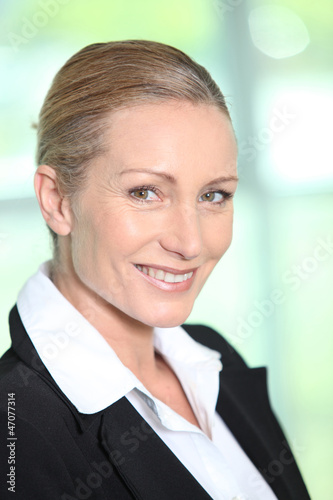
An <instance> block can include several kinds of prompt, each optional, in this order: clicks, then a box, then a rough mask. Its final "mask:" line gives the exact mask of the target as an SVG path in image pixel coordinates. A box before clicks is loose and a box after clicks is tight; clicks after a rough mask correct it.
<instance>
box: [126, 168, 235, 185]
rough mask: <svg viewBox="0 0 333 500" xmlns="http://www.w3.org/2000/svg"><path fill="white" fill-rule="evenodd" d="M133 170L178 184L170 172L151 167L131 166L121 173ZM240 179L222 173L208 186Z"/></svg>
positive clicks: (208, 183)
mask: <svg viewBox="0 0 333 500" xmlns="http://www.w3.org/2000/svg"><path fill="white" fill-rule="evenodd" d="M132 172H139V173H143V174H153V175H159V176H160V177H164V178H165V179H166V180H167V181H169V182H170V183H171V184H176V182H177V180H176V178H175V177H174V176H173V175H171V174H168V173H167V172H158V171H156V170H153V169H150V168H130V169H128V170H123V171H122V172H120V175H123V174H130V173H132ZM238 180H239V179H238V177H237V176H236V175H222V176H221V177H218V178H217V179H213V180H211V181H209V182H207V184H206V186H209V185H211V184H218V183H219V182H227V181H236V182H237V181H238Z"/></svg>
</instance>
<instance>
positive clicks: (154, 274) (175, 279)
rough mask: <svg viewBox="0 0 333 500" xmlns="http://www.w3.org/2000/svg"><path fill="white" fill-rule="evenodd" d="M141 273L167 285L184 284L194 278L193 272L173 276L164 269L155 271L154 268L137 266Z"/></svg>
mask: <svg viewBox="0 0 333 500" xmlns="http://www.w3.org/2000/svg"><path fill="white" fill-rule="evenodd" d="M135 267H136V268H137V269H139V271H142V272H143V273H145V274H148V275H149V276H150V277H151V278H155V279H156V280H160V281H165V283H182V282H183V281H186V280H188V279H190V278H192V276H193V272H190V273H186V274H172V273H166V272H165V271H163V270H162V269H157V270H156V269H153V268H152V267H145V266H140V265H138V264H137V265H135Z"/></svg>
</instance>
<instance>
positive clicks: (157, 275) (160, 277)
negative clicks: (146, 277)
mask: <svg viewBox="0 0 333 500" xmlns="http://www.w3.org/2000/svg"><path fill="white" fill-rule="evenodd" d="M150 269H151V270H152V271H153V275H152V278H156V279H157V280H161V281H164V276H165V272H164V271H162V270H161V269H159V270H158V271H156V273H155V271H154V269H152V268H150Z"/></svg>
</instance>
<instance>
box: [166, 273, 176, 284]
mask: <svg viewBox="0 0 333 500" xmlns="http://www.w3.org/2000/svg"><path fill="white" fill-rule="evenodd" d="M175 277H176V276H175V275H174V274H171V273H165V278H164V281H166V283H174V282H175Z"/></svg>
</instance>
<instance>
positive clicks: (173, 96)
mask: <svg viewBox="0 0 333 500" xmlns="http://www.w3.org/2000/svg"><path fill="white" fill-rule="evenodd" d="M170 100H185V101H189V102H192V103H198V104H199V103H205V104H212V105H215V106H217V107H218V108H219V109H220V110H221V111H222V112H224V113H225V114H226V115H227V116H228V117H229V112H228V109H227V106H226V102H225V98H224V96H223V94H222V92H221V90H220V89H219V87H218V86H217V84H216V83H215V81H214V80H213V79H212V77H211V76H210V74H209V73H208V71H207V70H206V69H205V68H204V67H203V66H201V65H199V64H198V63H196V62H195V61H193V59H191V58H190V57H189V56H188V55H186V54H185V53H184V52H182V51H180V50H178V49H176V48H174V47H171V46H169V45H165V44H162V43H158V42H152V41H146V40H126V41H117V42H108V43H96V44H92V45H88V46H87V47H85V48H83V49H82V50H80V51H79V52H77V53H76V54H75V55H74V56H72V57H71V58H70V59H69V60H68V61H67V62H66V63H65V65H64V66H63V67H62V68H61V69H60V70H59V72H58V73H57V74H56V76H55V78H54V80H53V82H52V85H51V88H50V90H49V92H48V94H47V95H46V98H45V101H44V104H43V106H42V108H41V111H40V115H39V121H38V125H37V132H38V145H37V155H36V159H37V164H38V165H41V164H47V165H49V166H51V167H53V168H54V169H55V171H56V174H57V182H58V187H59V190H60V192H61V193H62V195H63V196H68V197H72V198H73V197H74V195H76V194H77V193H78V192H79V191H80V188H82V187H83V186H84V180H85V175H86V173H87V167H88V166H89V164H90V163H91V161H92V160H93V159H94V158H96V157H98V156H100V155H103V153H104V151H105V149H104V148H105V144H104V140H103V138H104V133H105V131H106V129H107V120H108V119H110V113H111V112H112V111H115V110H118V109H121V108H125V107H129V106H134V105H138V104H143V103H154V102H162V101H170ZM49 229H50V228H49ZM50 231H51V234H52V236H53V242H54V247H55V250H56V246H57V235H56V234H55V233H54V232H53V231H52V230H51V229H50Z"/></svg>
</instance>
